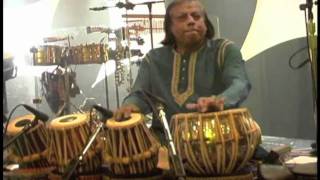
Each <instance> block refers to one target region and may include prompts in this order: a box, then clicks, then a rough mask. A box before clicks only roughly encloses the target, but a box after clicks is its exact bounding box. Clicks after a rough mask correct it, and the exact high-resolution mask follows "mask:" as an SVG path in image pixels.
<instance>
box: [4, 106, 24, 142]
mask: <svg viewBox="0 0 320 180" xmlns="http://www.w3.org/2000/svg"><path fill="white" fill-rule="evenodd" d="M19 106H23V104H18V105H16V106H15V107H14V108H13V109H12V110H11V112H10V114H9V117H8V121H7V124H6V127H5V128H4V132H3V134H4V136H5V135H6V134H7V129H8V125H9V122H10V119H11V116H12V114H13V112H14V111H15V110H16V109H17V108H18V107H19Z"/></svg>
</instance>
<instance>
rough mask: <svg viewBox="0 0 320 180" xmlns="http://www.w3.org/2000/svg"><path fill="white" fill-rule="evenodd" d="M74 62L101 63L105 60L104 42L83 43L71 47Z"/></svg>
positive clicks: (105, 48) (106, 54)
mask: <svg viewBox="0 0 320 180" xmlns="http://www.w3.org/2000/svg"><path fill="white" fill-rule="evenodd" d="M71 51H72V56H73V63H74V64H101V63H104V62H106V61H107V59H108V58H107V56H108V53H107V46H106V45H105V44H95V43H92V44H85V45H80V46H75V47H72V48H71Z"/></svg>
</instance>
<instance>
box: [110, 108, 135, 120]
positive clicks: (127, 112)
mask: <svg viewBox="0 0 320 180" xmlns="http://www.w3.org/2000/svg"><path fill="white" fill-rule="evenodd" d="M133 112H137V113H138V112H140V109H139V108H138V107H137V106H136V105H134V104H127V105H123V106H121V107H120V108H119V109H117V110H116V111H115V112H114V118H115V120H116V121H124V120H127V119H130V117H131V113H133Z"/></svg>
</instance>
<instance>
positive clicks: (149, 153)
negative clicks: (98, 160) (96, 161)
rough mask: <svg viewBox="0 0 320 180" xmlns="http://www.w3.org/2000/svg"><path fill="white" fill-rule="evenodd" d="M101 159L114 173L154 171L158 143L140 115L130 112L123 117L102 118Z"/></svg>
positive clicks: (148, 172)
mask: <svg viewBox="0 0 320 180" xmlns="http://www.w3.org/2000/svg"><path fill="white" fill-rule="evenodd" d="M106 126H107V128H108V130H107V131H106V141H105V146H104V151H103V159H104V162H105V163H107V164H108V170H109V171H110V172H111V173H113V174H114V175H126V176H131V175H139V174H151V173H153V172H155V170H156V166H157V162H158V156H157V154H158V150H159V147H160V143H159V142H158V140H157V139H155V136H154V135H153V134H152V133H151V132H150V131H149V129H148V128H147V126H146V124H145V122H144V116H143V115H142V114H139V113H132V114H131V118H130V119H129V120H127V121H122V122H117V121H115V120H114V119H109V120H107V122H106Z"/></svg>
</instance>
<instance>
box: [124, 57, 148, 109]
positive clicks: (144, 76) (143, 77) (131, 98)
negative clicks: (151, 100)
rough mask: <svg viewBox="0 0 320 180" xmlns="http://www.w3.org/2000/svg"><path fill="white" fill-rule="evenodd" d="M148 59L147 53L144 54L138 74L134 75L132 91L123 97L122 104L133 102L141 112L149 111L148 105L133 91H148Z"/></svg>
mask: <svg viewBox="0 0 320 180" xmlns="http://www.w3.org/2000/svg"><path fill="white" fill-rule="evenodd" d="M148 61H149V59H148V55H146V56H145V57H144V58H143V60H142V63H141V65H140V67H139V71H138V75H137V77H136V80H135V82H134V85H133V88H132V93H131V94H129V95H128V96H127V97H125V98H124V100H123V103H122V105H126V104H134V105H136V106H138V108H139V109H140V110H141V111H142V112H143V113H146V112H148V111H149V106H148V105H147V104H146V102H145V101H144V100H142V99H141V97H140V96H139V95H138V94H137V93H135V92H136V91H137V90H142V89H145V90H148V91H150V88H151V84H150V78H149V77H150V72H149V71H150V69H149V67H148V66H149V62H148Z"/></svg>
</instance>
